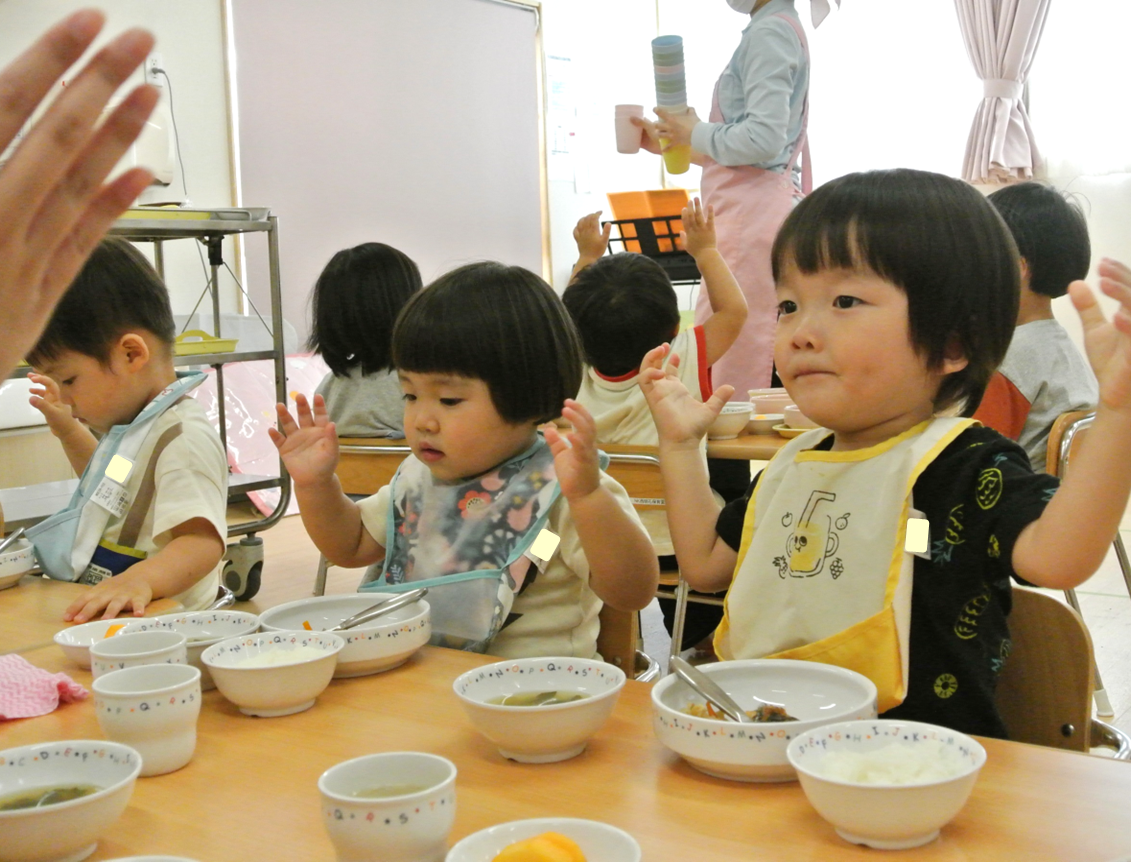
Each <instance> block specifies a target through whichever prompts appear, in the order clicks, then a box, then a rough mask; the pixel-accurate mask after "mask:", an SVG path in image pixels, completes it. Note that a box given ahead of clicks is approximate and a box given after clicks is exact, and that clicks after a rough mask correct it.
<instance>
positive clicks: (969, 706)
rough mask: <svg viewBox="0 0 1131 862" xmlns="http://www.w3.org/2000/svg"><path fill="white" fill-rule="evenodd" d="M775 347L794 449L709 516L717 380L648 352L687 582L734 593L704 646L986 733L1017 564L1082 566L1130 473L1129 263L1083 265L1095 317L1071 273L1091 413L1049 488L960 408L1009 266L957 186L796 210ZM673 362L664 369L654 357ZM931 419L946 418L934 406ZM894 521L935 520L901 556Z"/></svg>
mask: <svg viewBox="0 0 1131 862" xmlns="http://www.w3.org/2000/svg"><path fill="white" fill-rule="evenodd" d="M773 267H774V278H775V282H776V290H777V295H778V302H779V306H778V308H779V318H778V330H777V337H776V342H775V349H774V360H775V363H776V365H777V368H778V373H779V374H780V376H781V378H782V382H783V383H784V384H785V386H786V388H787V389H788V391H789V393H790V395H791V396H792V397H793V398H794V400H795V401H796V402H797V405H798V407H800V408H801V411H802V412H803V413H804V414H805V415H807V416H809V417H810V418H811V419H813V420H815V421H816V422H817V423H818V424H819V425H821V426H822V427H821V428H818V429H816V430H814V431H810V432H807V433H805V434H803V435H801V436H800V437H797V438H796V439H794V440H792V441H790V442H789V443H788V444H787V445H786V446H784V447H783V448H782V450H781V451H780V452H779V453H778V455H777V456H776V457H775V458H774V459H773V460H772V461H771V462H770V464H769V465H768V466H767V468H766V469H765V470H764V471H763V472H762V473H761V474H760V475H759V476H758V477H757V478H756V479H755V480H754V482H753V483H752V485H751V488H750V490H749V492H748V494H747V497H746V498H745V499H741V500H737V501H735V502H734V503H732V504H730V505H728V506H726V507H724V508H723V509H722V510H721V511H720V509H719V507H718V506H717V505H715V503H714V501H713V499H712V497H711V495H710V493H709V490H708V486H707V477H706V475H705V473H704V472H703V470H702V467H701V465H700V463H699V461H698V459H697V458H696V457H695V453H696V446H697V444H698V441H699V440H700V439H701V437H702V435H703V434H704V433H705V432H706V430H707V427H708V426H709V425H710V424H711V421H712V420H713V419H714V417H715V416H716V415H717V414H718V412H719V410H720V409H721V407H722V405H723V404H725V403H726V400H727V399H728V398H729V397H730V394H731V392H730V391H729V389H730V387H720V389H719V391H718V392H716V393H715V395H714V397H712V398H711V400H710V401H708V402H707V403H706V404H700V403H698V402H696V401H695V400H694V399H693V398H691V397H690V396H689V395H688V393H687V392H686V390H685V389H684V388H683V386H682V385H681V384H680V382H679V380H678V378H677V377H676V375H675V374H673V373H672V372H671V371H670V370H666V369H664V367H663V365H662V363H663V360H664V358H665V355H666V352H667V348H666V347H661V348H657V350H655V351H653V352H652V353H651V354H649V356H648V357H647V358H646V360H645V363H644V370H643V372H642V374H641V384H640V385H641V388H642V389H643V390H644V393H645V396H646V397H647V399H648V403H649V407H650V408H651V410H652V414H653V417H654V418H655V420H656V426H657V428H658V429H659V434H660V461H661V467H662V471H663V474H664V484H665V492H666V496H667V500H668V518H669V524H670V527H671V533H672V541H673V544H674V546H675V552H676V555H677V557H678V558H679V563H680V569H681V571H682V572H683V574H684V576H685V577H686V578H687V581H688V583H689V585H690V586H691V587H692V588H693V589H696V590H702V591H717V590H721V589H724V588H727V587H729V593H728V597H727V605H726V614H725V616H724V619H723V622H722V624H721V625H720V627H719V629H718V631H717V632H716V636H715V648H716V651H717V652H718V654H719V656H720V658H722V659H724V660H727V659H739V658H760V657H781V658H802V659H809V660H813V661H821V662H828V663H831V664H837V665H840V666H843V667H849V668H852V669H854V670H858V671H860V672H861V673H864V674H866V675H867V676H869V677H870V678H871V679H872V680H873V681H874V682H875V683H876V685H877V688H878V689H879V692H880V704H879V707H880V711H881V712H882V713H884V714H885V715H887V716H889V717H893V718H894V717H899V718H904V719H916V720H921V721H929V722H934V723H936V724H943V725H946V726H949V727H953V728H956V729H959V730H962V731H965V732H968V733H978V734H983V735H989V736H1004V735H1005V728H1004V726H1003V725H1002V722H1001V719H1000V717H999V716H998V714H997V711H996V709H995V707H994V702H993V696H994V687H995V684H996V680H997V676H998V673H999V672H1000V670H1001V668H1002V666H1003V665H1004V663H1005V661H1006V660H1007V659H1008V655H1009V627H1008V619H1007V618H1008V614H1009V610H1010V602H1011V594H1010V581H1011V579H1017V580H1020V581H1021V582H1023V583H1029V584H1034V585H1037V586H1043V587H1052V588H1056V589H1063V588H1067V587H1071V586H1075V585H1076V584H1079V583H1081V582H1083V581H1084V580H1086V579H1087V578H1088V577H1090V576H1091V575H1092V574H1093V572H1095V570H1096V568H1098V566H1099V564H1100V562H1101V561H1102V560H1103V557H1104V554H1105V553H1106V550H1107V547H1108V545H1109V544H1110V543H1111V541H1112V539H1113V537H1114V535H1115V531H1116V529H1118V526H1119V521H1120V517H1121V515H1122V513H1123V510H1124V507H1125V506H1126V503H1127V496H1128V491H1129V489H1131V463H1129V461H1128V459H1127V458H1126V457H1124V453H1125V452H1126V448H1127V446H1128V444H1129V443H1131V270H1128V269H1127V268H1126V267H1124V266H1122V265H1120V264H1117V263H1115V262H1113V261H1105V262H1104V263H1102V264H1101V266H1100V270H1099V271H1100V276H1101V288H1102V289H1103V291H1104V292H1105V293H1106V294H1108V295H1109V296H1112V297H1113V298H1115V299H1117V300H1119V302H1120V303H1121V306H1122V307H1121V309H1120V310H1119V311H1118V312H1117V314H1116V316H1115V319H1114V320H1113V321H1112V322H1108V321H1107V320H1105V319H1104V316H1103V314H1102V312H1101V311H1100V310H1099V307H1098V305H1097V303H1096V300H1095V298H1094V296H1093V295H1092V293H1091V291H1090V290H1089V289H1088V288H1087V286H1086V285H1084V284H1083V283H1081V282H1077V283H1076V284H1074V285H1073V287H1072V289H1071V294H1072V298H1073V302H1074V303H1075V306H1076V308H1077V310H1078V312H1079V313H1080V316H1081V319H1082V321H1083V325H1084V332H1085V338H1086V341H1087V348H1088V353H1089V358H1090V359H1091V362H1092V365H1093V368H1094V369H1095V372H1096V375H1097V377H1098V379H1099V380H1100V387H1101V405H1100V408H1099V411H1098V415H1097V418H1096V423H1095V425H1094V426H1093V432H1092V434H1093V435H1094V436H1089V438H1088V441H1087V445H1086V447H1083V448H1082V451H1081V452H1080V455H1079V459H1078V460H1077V461H1074V463H1073V472H1072V475H1071V477H1069V478H1068V479H1067V480H1066V481H1065V482H1064V483H1063V484H1062V485H1060V486H1059V487H1058V483H1057V481H1056V480H1055V479H1054V478H1052V477H1049V476H1046V475H1043V474H1041V475H1037V474H1034V473H1033V472H1032V470H1031V468H1030V467H1029V463H1028V458H1027V456H1026V455H1025V452H1024V451H1023V450H1022V449H1020V447H1018V446H1017V445H1016V444H1014V443H1012V442H1011V441H1009V440H1007V439H1006V438H1004V437H1002V436H1001V435H999V434H997V433H996V432H994V431H992V430H989V429H986V428H982V427H981V426H980V425H978V424H977V423H976V422H974V421H973V420H971V419H966V418H957V417H960V416H961V417H966V416H970V415H972V414H973V412H974V410H975V409H977V407H978V403H979V401H980V400H981V398H982V394H983V392H984V391H985V388H986V384H987V382H988V381H989V379H990V376H991V375H992V374H993V371H994V369H995V368H996V367H997V366H998V364H999V363H1000V362H1001V359H1002V357H1003V356H1004V355H1005V351H1006V348H1007V347H1008V346H1009V339H1010V336H1011V334H1012V328H1013V321H1014V320H1015V315H1016V311H1017V303H1018V290H1019V278H1020V276H1019V272H1020V271H1019V264H1018V258H1017V251H1016V248H1015V246H1014V244H1013V241H1012V238H1011V237H1010V235H1009V232H1008V230H1007V229H1006V228H1005V226H1004V224H1003V223H1002V222H1001V219H1000V218H999V217H998V216H997V214H996V213H995V212H994V210H993V208H992V207H991V206H990V205H989V204H988V203H987V202H986V201H985V200H984V199H983V198H982V196H981V195H979V194H978V193H977V192H976V191H974V189H972V188H970V187H969V186H967V185H965V184H964V183H962V182H959V181H957V180H953V179H950V178H948V177H943V176H940V175H937V174H929V173H924V172H921V171H910V170H894V171H880V172H873V173H866V174H853V175H849V176H846V177H842V178H840V179H838V180H835V181H833V182H831V183H828V184H827V185H825V186H823V187H821V188H820V189H818V190H817V191H816V192H814V193H813V194H812V195H810V196H809V197H808V198H806V200H804V201H803V202H802V203H801V204H799V205H798V206H797V208H796V209H795V210H794V211H793V213H792V214H791V215H790V216H789V218H788V219H787V220H786V222H785V224H784V225H783V227H782V229H781V232H780V233H779V235H778V237H777V240H776V241H775V243H774V248H773ZM669 365H670V363H669ZM944 414H945V416H944ZM911 519H924V520H926V521H927V522H928V524H929V540H928V542H927V544H926V548H925V549H924V550H922V551H921V552H918V553H912V551H911V550H908V548H907V544H906V540H907V525H908V522H909V520H911Z"/></svg>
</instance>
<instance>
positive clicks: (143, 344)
mask: <svg viewBox="0 0 1131 862" xmlns="http://www.w3.org/2000/svg"><path fill="white" fill-rule="evenodd" d="M114 348H115V350H116V352H117V353H118V356H119V358H120V359H121V360H122V361H123V362H124V363H125V367H126V368H127V369H128V370H130V371H140V370H141V369H143V368H145V366H147V365H148V364H149V360H150V358H151V356H152V353H151V351H150V349H149V343H148V342H147V341H146V340H145V338H144V337H143V336H141V335H139V334H138V333H136V332H127V333H125V334H124V335H123V336H122V337H121V338H119V339H118V343H117V344H115V345H114Z"/></svg>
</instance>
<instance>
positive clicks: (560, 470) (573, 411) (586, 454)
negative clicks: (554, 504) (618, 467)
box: [542, 398, 601, 501]
mask: <svg viewBox="0 0 1131 862" xmlns="http://www.w3.org/2000/svg"><path fill="white" fill-rule="evenodd" d="M562 417H563V418H565V419H567V420H568V421H569V423H570V424H571V425H572V426H573V429H572V430H570V431H564V430H559V429H558V428H555V427H554V426H553V425H544V426H542V433H543V434H544V435H545V436H546V442H547V443H549V444H550V451H551V452H553V453H554V472H555V473H557V475H558V483H559V484H560V485H561V486H562V493H563V494H564V495H565V497H566V499H567V500H571V501H573V500H579V499H581V498H582V497H584V496H586V495H587V494H591V493H593V492H594V491H596V490H597V488H599V487H600V485H601V467H600V464H599V463H598V461H597V423H596V422H594V421H593V417H592V415H590V413H589V411H588V410H586V409H585V408H584V407H583V406H581V404H579V403H578V402H576V401H574V400H573V399H572V398H567V399H566V402H565V408H564V409H563V410H562Z"/></svg>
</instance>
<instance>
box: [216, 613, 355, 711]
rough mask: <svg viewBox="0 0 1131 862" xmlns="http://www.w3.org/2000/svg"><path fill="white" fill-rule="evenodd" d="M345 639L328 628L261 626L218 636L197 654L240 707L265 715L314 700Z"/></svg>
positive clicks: (307, 706)
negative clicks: (267, 628) (263, 630)
mask: <svg viewBox="0 0 1131 862" xmlns="http://www.w3.org/2000/svg"><path fill="white" fill-rule="evenodd" d="M345 643H346V642H345V641H344V640H342V638H341V637H340V636H338V635H336V634H332V633H330V632H267V633H265V634H255V635H245V636H243V637H236V638H228V639H227V640H222V641H220V642H219V643H217V644H213V645H212V646H210V647H208V648H207V649H206V650H205V651H204V652H203V653H202V654H201V656H200V660H201V661H202V662H204V664H205V665H207V667H208V669H209V670H210V671H211V672H212V679H213V680H214V681H215V682H216V687H217V688H218V689H220V694H222V695H224V697H226V698H227V699H228V700H230V701H231V702H232V703H234V704H235V705H236V706H237V707H239V710H240V712H242V713H244V715H258V716H262V717H268V718H269V717H272V716H277V715H291V714H292V713H296V712H302V711H303V710H304V709H310V707H312V706H314V701H315V699H316V698H317V697H318V695H320V694H321V693H322V692H323V691H324V690H325V688H326V686H328V685H329V684H330V679H331V678H332V677H333V676H334V668H335V666H336V665H337V663H338V653H340V652H341V651H342V647H344V646H345Z"/></svg>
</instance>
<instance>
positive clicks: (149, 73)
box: [145, 54, 165, 87]
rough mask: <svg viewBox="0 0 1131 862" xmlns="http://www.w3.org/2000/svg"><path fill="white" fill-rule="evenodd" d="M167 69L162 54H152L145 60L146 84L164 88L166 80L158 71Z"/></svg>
mask: <svg viewBox="0 0 1131 862" xmlns="http://www.w3.org/2000/svg"><path fill="white" fill-rule="evenodd" d="M164 68H165V58H164V57H162V56H161V55H160V54H150V55H149V56H148V57H146V58H145V83H147V84H152V85H153V86H154V87H164V86H165V79H164V77H162V76H161V75H160V74H159V73H158V72H157V70H158V69H164Z"/></svg>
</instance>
